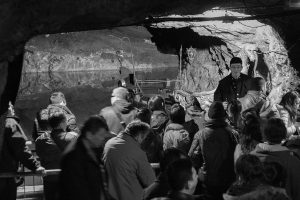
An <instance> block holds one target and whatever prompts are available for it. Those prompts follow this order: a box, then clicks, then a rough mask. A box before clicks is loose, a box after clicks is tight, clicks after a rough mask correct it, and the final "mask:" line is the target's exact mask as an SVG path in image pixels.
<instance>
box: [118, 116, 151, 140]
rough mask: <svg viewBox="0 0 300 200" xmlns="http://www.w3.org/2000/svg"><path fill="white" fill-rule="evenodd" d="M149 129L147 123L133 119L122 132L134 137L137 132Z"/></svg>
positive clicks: (140, 132) (143, 132)
mask: <svg viewBox="0 0 300 200" xmlns="http://www.w3.org/2000/svg"><path fill="white" fill-rule="evenodd" d="M149 130H150V126H149V124H147V123H145V122H141V121H138V120H135V121H132V122H130V123H129V124H128V125H127V126H126V128H125V130H124V132H125V133H127V134H128V135H130V136H132V137H136V136H137V135H139V134H145V133H146V132H147V131H149Z"/></svg>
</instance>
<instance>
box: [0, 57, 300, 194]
mask: <svg viewBox="0 0 300 200" xmlns="http://www.w3.org/2000/svg"><path fill="white" fill-rule="evenodd" d="M230 69H231V74H229V75H228V76H227V77H225V78H224V79H222V80H221V81H220V82H219V85H218V87H217V89H216V91H215V94H214V101H213V102H212V104H211V105H210V107H209V108H208V109H205V108H204V107H203V106H201V105H200V103H199V102H198V100H197V98H196V97H195V96H192V95H191V96H190V97H188V98H186V104H185V105H184V107H183V106H182V105H181V104H180V103H179V102H176V101H174V102H173V103H172V105H171V107H167V106H166V103H165V100H164V98H162V97H161V96H154V97H151V98H150V100H149V101H148V103H147V104H145V105H143V104H140V103H135V102H134V98H133V96H132V94H131V92H130V90H128V89H127V88H125V87H118V88H115V89H114V90H113V92H112V97H111V106H109V107H106V108H103V109H102V110H101V111H100V112H99V113H95V114H96V115H94V116H91V117H89V118H88V119H87V120H86V121H85V123H84V124H83V126H82V127H81V129H80V130H79V128H78V127H77V124H76V117H75V116H74V114H73V113H72V112H71V111H70V109H68V107H67V105H66V99H65V97H64V95H63V93H61V92H55V93H53V94H52V95H51V97H50V105H49V106H47V107H46V108H43V109H41V110H40V111H39V112H38V113H37V116H36V119H35V123H34V132H33V135H32V136H33V138H34V140H35V145H36V152H37V155H38V159H36V158H34V157H33V156H32V153H31V152H30V150H29V149H28V147H26V145H25V142H26V137H25V134H24V132H23V131H22V128H21V127H20V125H19V121H18V120H19V119H18V118H17V117H16V116H15V115H13V114H11V112H10V114H9V115H8V116H7V118H6V122H5V130H4V134H3V135H4V137H3V142H2V143H3V144H2V151H1V156H0V173H2V172H16V171H17V168H18V162H21V163H22V164H23V165H25V166H26V167H27V168H28V169H30V170H32V171H36V172H39V173H42V174H43V173H45V169H46V170H47V169H61V173H60V174H59V175H49V176H44V177H43V180H44V181H43V184H44V195H45V199H46V200H76V199H78V200H100V199H101V200H113V199H115V200H151V199H156V200H196V199H200V200H222V199H224V200H237V199H239V200H260V199H268V200H269V199H270V200H277V199H278V200H279V199H280V200H285V199H286V200H289V199H290V200H300V173H299V169H300V157H299V156H300V136H299V126H298V123H297V110H298V107H299V104H300V96H299V95H298V93H297V92H295V91H289V92H287V93H286V94H284V95H283V96H282V100H281V102H280V103H279V104H275V103H273V102H272V101H270V100H269V99H268V97H267V91H266V87H265V85H266V83H265V80H264V78H262V77H255V78H251V77H248V76H247V75H245V74H242V73H241V71H242V61H241V59H240V58H237V57H234V58H233V59H232V60H231V62H230ZM151 163H159V169H153V168H152V166H151ZM0 195H1V199H2V198H3V199H7V200H12V199H16V184H15V180H14V179H13V178H0Z"/></svg>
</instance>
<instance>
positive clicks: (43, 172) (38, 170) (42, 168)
mask: <svg viewBox="0 0 300 200" xmlns="http://www.w3.org/2000/svg"><path fill="white" fill-rule="evenodd" d="M35 171H36V172H37V173H38V174H42V176H43V177H44V176H46V170H45V168H44V167H38V168H37V169H36V170H35Z"/></svg>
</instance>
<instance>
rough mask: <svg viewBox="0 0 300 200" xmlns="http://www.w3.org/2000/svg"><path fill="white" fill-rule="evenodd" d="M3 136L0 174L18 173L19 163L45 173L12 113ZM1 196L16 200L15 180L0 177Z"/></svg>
mask: <svg viewBox="0 0 300 200" xmlns="http://www.w3.org/2000/svg"><path fill="white" fill-rule="evenodd" d="M3 134H4V136H3V143H2V149H1V155H0V173H16V172H17V170H18V166H19V162H21V163H22V164H23V165H24V166H25V167H26V168H28V169H30V170H32V171H34V172H39V173H44V171H45V169H44V168H43V167H41V165H40V162H39V161H37V160H36V159H35V158H34V157H33V155H32V153H31V151H30V150H29V148H28V147H27V146H26V140H27V138H26V136H25V134H24V132H23V130H22V128H21V126H20V125H19V123H18V118H17V117H16V116H15V115H14V114H12V113H11V112H9V115H8V116H7V118H6V121H5V129H4V133H3ZM0 195H1V199H5V200H15V199H16V195H17V186H16V182H15V178H1V177H0Z"/></svg>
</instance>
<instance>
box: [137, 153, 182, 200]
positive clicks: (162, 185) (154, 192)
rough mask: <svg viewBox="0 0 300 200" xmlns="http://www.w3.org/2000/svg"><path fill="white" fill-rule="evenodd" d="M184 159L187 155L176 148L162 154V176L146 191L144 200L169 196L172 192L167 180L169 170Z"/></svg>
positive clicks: (160, 164)
mask: <svg viewBox="0 0 300 200" xmlns="http://www.w3.org/2000/svg"><path fill="white" fill-rule="evenodd" d="M183 158H187V156H186V154H185V153H184V152H182V151H180V150H179V149H176V148H170V149H167V150H165V151H164V152H162V156H161V159H160V163H159V166H160V174H159V175H158V177H157V179H156V180H155V182H154V183H152V184H151V185H150V186H149V187H147V188H146V189H145V190H144V195H143V196H144V197H143V199H144V200H150V199H152V198H155V197H164V196H167V194H168V192H169V190H170V186H169V183H168V178H167V168H168V166H169V165H170V164H171V163H172V162H174V161H176V160H179V159H183Z"/></svg>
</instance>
